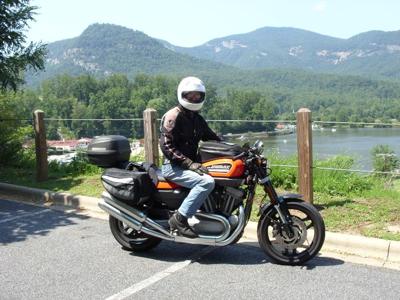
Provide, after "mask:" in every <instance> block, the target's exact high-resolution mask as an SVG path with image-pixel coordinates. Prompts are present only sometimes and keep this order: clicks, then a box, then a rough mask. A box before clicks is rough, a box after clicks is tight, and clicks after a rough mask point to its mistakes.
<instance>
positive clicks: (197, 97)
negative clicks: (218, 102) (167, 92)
mask: <svg viewBox="0 0 400 300" xmlns="http://www.w3.org/2000/svg"><path fill="white" fill-rule="evenodd" d="M204 96H205V94H204V93H203V92H197V91H193V92H186V93H185V92H184V93H182V98H185V100H186V101H187V102H190V103H201V102H203V101H204Z"/></svg>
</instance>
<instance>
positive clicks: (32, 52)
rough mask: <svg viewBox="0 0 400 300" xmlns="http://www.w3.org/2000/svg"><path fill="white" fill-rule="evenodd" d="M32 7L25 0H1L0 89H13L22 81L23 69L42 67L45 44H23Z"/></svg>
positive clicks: (32, 12) (39, 68)
mask: <svg viewBox="0 0 400 300" xmlns="http://www.w3.org/2000/svg"><path fill="white" fill-rule="evenodd" d="M35 9H36V7H35V6H30V5H29V0H2V1H1V5H0V89H2V90H6V89H8V88H11V89H13V90H16V89H17V88H18V85H19V84H21V83H23V78H22V74H23V71H24V70H26V69H28V68H32V69H33V70H35V71H37V70H42V69H43V68H44V55H45V53H46V48H45V45H42V44H41V43H33V42H30V43H29V44H28V45H26V36H25V31H26V28H27V27H28V21H31V20H34V18H33V16H34V14H35V13H34V11H35Z"/></svg>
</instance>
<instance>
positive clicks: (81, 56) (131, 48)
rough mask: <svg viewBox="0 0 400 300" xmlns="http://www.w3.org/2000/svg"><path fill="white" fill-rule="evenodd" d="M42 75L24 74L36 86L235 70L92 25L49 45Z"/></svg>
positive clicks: (125, 31)
mask: <svg viewBox="0 0 400 300" xmlns="http://www.w3.org/2000/svg"><path fill="white" fill-rule="evenodd" d="M47 48H48V55H47V59H46V71H45V72H40V73H36V74H32V73H28V74H27V78H26V79H27V80H26V81H27V82H28V84H30V85H38V84H39V83H40V82H41V81H42V80H43V79H48V78H52V77H54V76H55V75H60V74H69V75H81V74H93V75H95V76H96V77H98V78H102V77H105V76H108V75H110V74H116V73H122V74H126V75H127V76H129V77H130V78H132V77H133V76H134V75H136V74H138V73H146V74H170V75H171V74H175V75H184V74H193V75H199V76H201V75H206V74H209V73H213V74H218V73H230V72H233V71H234V70H235V69H234V68H233V67H230V66H226V65H222V64H220V63H215V62H210V61H206V60H202V59H199V58H195V57H191V56H188V55H184V54H180V53H176V52H174V51H172V50H168V49H166V48H165V47H164V46H163V45H162V44H161V43H160V42H159V41H157V40H156V39H153V38H151V37H149V36H147V35H146V34H144V33H142V32H140V31H135V30H131V29H128V28H125V27H122V26H117V25H111V24H93V25H91V26H89V27H88V28H87V29H86V30H85V31H84V32H83V33H82V34H81V35H80V36H78V37H76V38H73V39H68V40H62V41H58V42H54V43H50V44H49V45H48V46H47Z"/></svg>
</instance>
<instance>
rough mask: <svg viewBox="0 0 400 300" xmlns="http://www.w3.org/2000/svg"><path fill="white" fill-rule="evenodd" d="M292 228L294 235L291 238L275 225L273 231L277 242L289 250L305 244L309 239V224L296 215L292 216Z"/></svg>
mask: <svg viewBox="0 0 400 300" xmlns="http://www.w3.org/2000/svg"><path fill="white" fill-rule="evenodd" d="M292 222H293V224H292V225H291V228H292V230H293V237H291V238H289V237H288V236H287V234H286V233H285V232H284V231H283V230H281V229H280V228H279V229H278V228H277V227H275V226H274V229H273V231H272V234H273V237H274V238H275V239H276V240H275V244H278V245H280V246H282V247H283V248H285V249H287V250H294V249H296V248H298V247H300V246H302V245H303V244H304V242H305V241H306V239H307V226H306V224H305V223H304V222H303V221H302V220H301V219H299V218H298V217H296V216H292Z"/></svg>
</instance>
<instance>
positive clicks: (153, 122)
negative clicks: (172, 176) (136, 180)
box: [143, 108, 159, 165]
mask: <svg viewBox="0 0 400 300" xmlns="http://www.w3.org/2000/svg"><path fill="white" fill-rule="evenodd" d="M143 123H144V155H145V160H146V161H148V162H152V163H154V164H156V165H158V164H159V154H158V134H157V132H158V131H157V111H156V110H155V109H153V108H147V109H146V110H145V111H144V112H143Z"/></svg>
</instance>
